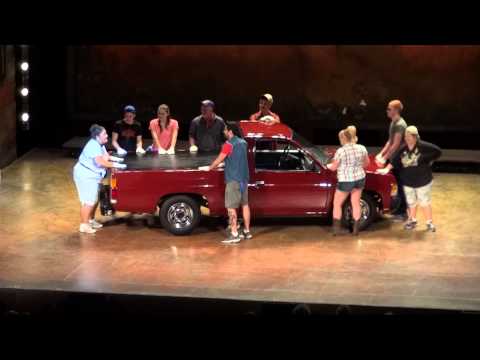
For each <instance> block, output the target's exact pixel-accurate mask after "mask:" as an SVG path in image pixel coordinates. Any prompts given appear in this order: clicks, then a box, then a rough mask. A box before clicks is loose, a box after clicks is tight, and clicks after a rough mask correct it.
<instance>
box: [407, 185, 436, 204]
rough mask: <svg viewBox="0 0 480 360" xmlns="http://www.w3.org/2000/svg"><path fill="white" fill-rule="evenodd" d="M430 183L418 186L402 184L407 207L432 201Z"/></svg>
mask: <svg viewBox="0 0 480 360" xmlns="http://www.w3.org/2000/svg"><path fill="white" fill-rule="evenodd" d="M432 183H433V182H430V183H429V184H427V185H425V186H421V187H418V188H413V187H410V186H404V187H403V190H404V191H405V198H406V199H407V204H408V207H415V206H417V204H418V205H420V206H428V205H430V204H431V203H432Z"/></svg>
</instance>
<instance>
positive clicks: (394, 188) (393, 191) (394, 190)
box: [390, 183, 398, 197]
mask: <svg viewBox="0 0 480 360" xmlns="http://www.w3.org/2000/svg"><path fill="white" fill-rule="evenodd" d="M391 186H392V188H391V190H390V196H392V197H393V196H397V194H398V185H397V184H396V183H392V184H391Z"/></svg>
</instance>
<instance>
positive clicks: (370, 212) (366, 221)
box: [342, 192, 378, 230]
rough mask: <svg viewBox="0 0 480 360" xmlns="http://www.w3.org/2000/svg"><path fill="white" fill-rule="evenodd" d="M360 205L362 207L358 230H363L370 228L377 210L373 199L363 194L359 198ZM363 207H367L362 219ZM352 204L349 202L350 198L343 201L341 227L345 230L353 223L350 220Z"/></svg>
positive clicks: (351, 219) (376, 215)
mask: <svg viewBox="0 0 480 360" xmlns="http://www.w3.org/2000/svg"><path fill="white" fill-rule="evenodd" d="M360 203H361V204H360V205H361V206H362V217H361V218H360V230H365V229H366V228H368V227H369V226H370V224H371V223H372V222H374V221H375V219H376V218H377V217H378V210H377V203H376V202H375V200H374V199H373V197H372V196H371V195H369V194H367V193H365V192H363V193H362V197H361V198H360ZM363 207H367V210H366V211H365V212H366V214H365V217H364V214H363V212H364V210H363ZM351 214H352V204H351V202H350V197H348V198H347V200H345V203H344V204H343V209H342V225H343V226H344V227H346V228H349V227H350V226H351V225H352V223H353V218H352V215H351Z"/></svg>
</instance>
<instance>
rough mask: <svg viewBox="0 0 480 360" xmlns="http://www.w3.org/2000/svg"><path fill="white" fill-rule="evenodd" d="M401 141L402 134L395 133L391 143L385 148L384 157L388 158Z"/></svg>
mask: <svg viewBox="0 0 480 360" xmlns="http://www.w3.org/2000/svg"><path fill="white" fill-rule="evenodd" d="M401 141H402V134H400V133H396V134H395V135H394V137H393V142H392V145H391V146H390V147H389V148H388V149H387V151H386V152H385V154H384V156H383V157H384V158H385V159H390V157H391V156H392V155H393V154H394V153H395V152H396V151H397V150H398V148H399V147H400V143H401Z"/></svg>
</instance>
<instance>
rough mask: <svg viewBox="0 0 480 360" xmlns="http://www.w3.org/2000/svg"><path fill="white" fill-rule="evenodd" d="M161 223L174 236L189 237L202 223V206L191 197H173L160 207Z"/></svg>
mask: <svg viewBox="0 0 480 360" xmlns="http://www.w3.org/2000/svg"><path fill="white" fill-rule="evenodd" d="M160 222H161V223H162V226H163V227H164V229H166V230H168V231H169V232H171V233H172V234H174V235H188V234H190V233H191V232H192V231H193V229H195V227H196V226H197V225H198V223H199V222H200V206H199V204H198V203H197V202H196V201H195V200H194V199H192V198H191V197H189V196H185V195H177V196H172V197H171V198H169V199H167V200H165V201H164V202H163V204H162V206H161V207H160Z"/></svg>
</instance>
